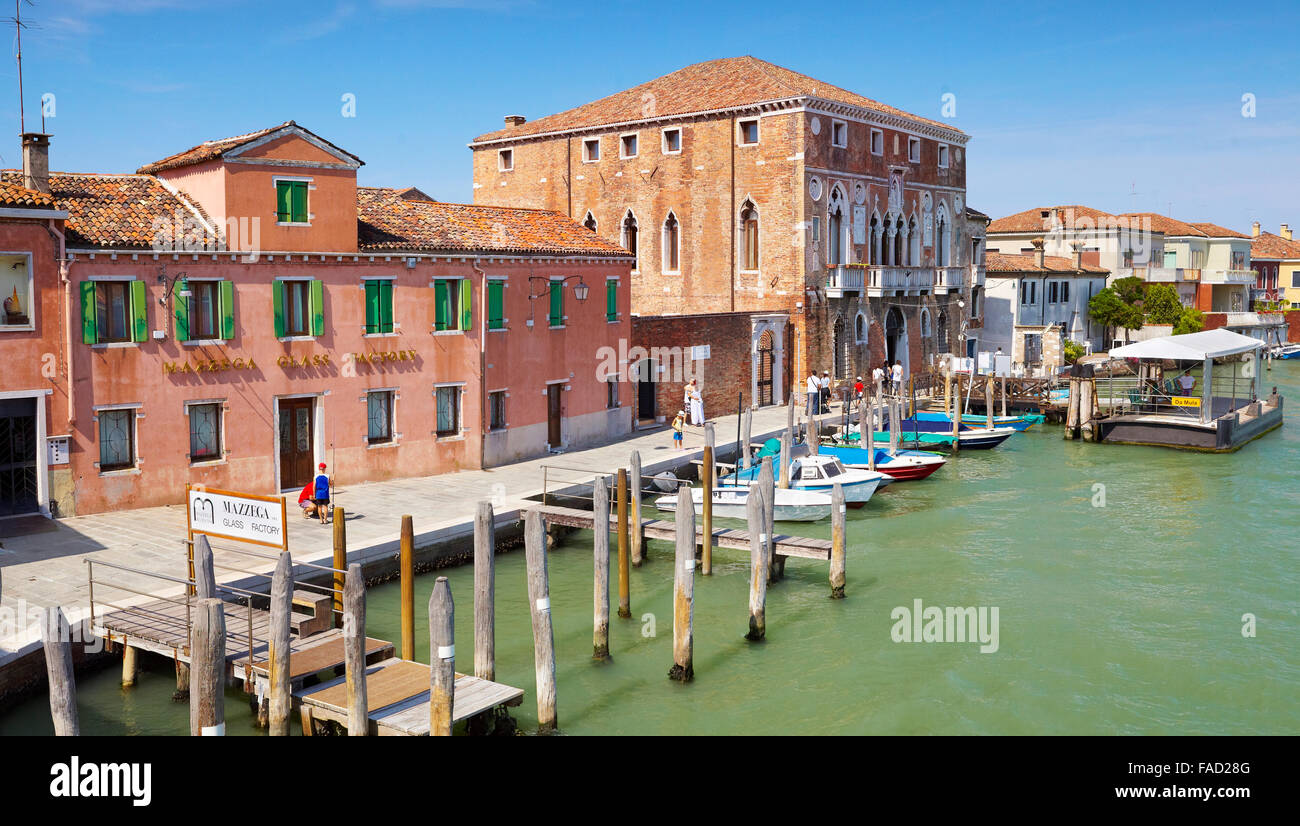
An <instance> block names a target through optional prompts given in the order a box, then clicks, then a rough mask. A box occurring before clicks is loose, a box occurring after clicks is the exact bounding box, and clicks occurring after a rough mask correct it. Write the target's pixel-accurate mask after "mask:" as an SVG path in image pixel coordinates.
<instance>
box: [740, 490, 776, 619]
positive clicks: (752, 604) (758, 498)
mask: <svg viewBox="0 0 1300 826" xmlns="http://www.w3.org/2000/svg"><path fill="white" fill-rule="evenodd" d="M764 496H766V494H765V493H764V491H763V486H762V485H761V484H759V483H757V482H754V483H752V484H750V486H749V499H748V500H747V501H746V503H745V517H746V519H747V520H748V522H749V632H748V633H747V634H745V639H747V640H750V641H751V642H760V641H761V640H763V639H764V638H765V637H766V636H767V580H768V577H769V576H770V575H771V574H770V573H769V571H768V553H767V543H768V535H767V513H766V506H765V505H764V503H763V497H764Z"/></svg>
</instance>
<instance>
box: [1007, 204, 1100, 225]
mask: <svg viewBox="0 0 1300 826" xmlns="http://www.w3.org/2000/svg"><path fill="white" fill-rule="evenodd" d="M1053 213H1055V214H1057V215H1059V217H1060V220H1061V222H1062V223H1063V224H1065V225H1066V226H1067V227H1068V226H1073V225H1074V224H1077V223H1080V222H1084V221H1086V222H1088V223H1091V224H1092V225H1093V226H1095V225H1096V224H1097V222H1098V221H1099V220H1102V219H1105V220H1110V221H1114V220H1115V219H1116V218H1117V217H1118V216H1116V215H1113V214H1111V213H1109V212H1102V211H1101V210H1100V209H1093V208H1092V207H1088V206H1083V205H1081V204H1070V205H1065V206H1041V207H1034V208H1033V209H1027V210H1025V211H1024V212H1017V213H1015V214H1014V215H1007V216H1005V217H1002V218H998V219H996V220H994V221H992V222H990V223H989V228H988V231H989V232H1046V231H1047V230H1048V229H1050V228H1051V225H1052V215H1053Z"/></svg>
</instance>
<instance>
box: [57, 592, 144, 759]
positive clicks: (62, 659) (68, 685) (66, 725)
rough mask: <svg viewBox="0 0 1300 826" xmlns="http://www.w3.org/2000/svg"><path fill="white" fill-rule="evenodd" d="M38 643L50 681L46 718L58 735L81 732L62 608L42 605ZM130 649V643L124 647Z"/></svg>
mask: <svg viewBox="0 0 1300 826" xmlns="http://www.w3.org/2000/svg"><path fill="white" fill-rule="evenodd" d="M41 646H42V647H43V648H44V649H45V674H46V676H47V677H48V678H49V681H50V719H52V720H53V721H54V734H55V735H56V736H58V737H76V736H77V735H79V734H81V724H80V723H79V722H78V719H77V679H76V676H75V674H74V673H73V670H72V631H71V629H70V628H69V627H68V618H67V617H65V616H64V615H63V609H62V608H60V607H58V606H55V607H53V608H46V609H45V612H44V615H43V616H42V617H41ZM125 647H127V648H130V646H125Z"/></svg>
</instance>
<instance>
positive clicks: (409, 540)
mask: <svg viewBox="0 0 1300 826" xmlns="http://www.w3.org/2000/svg"><path fill="white" fill-rule="evenodd" d="M398 566H399V569H400V571H401V583H400V588H401V594H402V614H401V622H402V659H404V660H414V659H415V526H414V523H413V522H412V521H411V517H410V515H406V516H403V517H402V540H401V549H400V551H399V557H398Z"/></svg>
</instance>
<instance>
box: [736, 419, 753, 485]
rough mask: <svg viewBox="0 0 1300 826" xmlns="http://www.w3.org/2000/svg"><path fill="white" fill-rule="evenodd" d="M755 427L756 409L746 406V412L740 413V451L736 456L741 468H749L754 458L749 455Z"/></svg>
mask: <svg viewBox="0 0 1300 826" xmlns="http://www.w3.org/2000/svg"><path fill="white" fill-rule="evenodd" d="M753 428H754V411H753V410H752V409H750V408H746V409H745V412H743V413H741V414H740V453H739V455H737V456H736V464H737V465H738V466H739V467H740V469H741V470H748V469H749V466H750V464H751V463H752V462H753V460H752V459H751V458H750V455H749V443H750V441H751V440H752V439H753V432H754V430H753Z"/></svg>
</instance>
